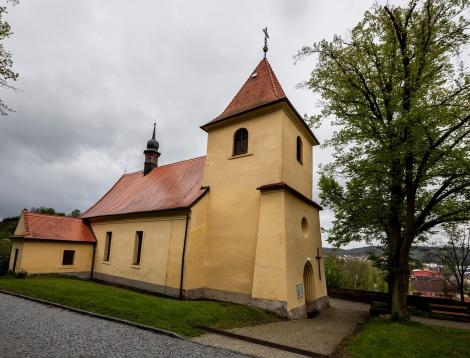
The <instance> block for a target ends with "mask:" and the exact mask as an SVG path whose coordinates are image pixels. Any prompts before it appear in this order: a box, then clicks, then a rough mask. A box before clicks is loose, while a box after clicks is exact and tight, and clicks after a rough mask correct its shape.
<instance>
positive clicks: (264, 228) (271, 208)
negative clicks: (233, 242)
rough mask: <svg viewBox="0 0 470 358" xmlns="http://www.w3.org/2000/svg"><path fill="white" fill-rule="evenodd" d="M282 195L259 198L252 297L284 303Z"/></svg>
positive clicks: (278, 192) (278, 193) (277, 192)
mask: <svg viewBox="0 0 470 358" xmlns="http://www.w3.org/2000/svg"><path fill="white" fill-rule="evenodd" d="M285 236H286V227H285V206H284V192H283V191H275V192H265V193H262V194H261V208H260V216H259V225H258V239H257V245H256V262H255V268H254V273H253V290H252V297H254V298H261V299H268V300H277V301H287V292H286V237H285Z"/></svg>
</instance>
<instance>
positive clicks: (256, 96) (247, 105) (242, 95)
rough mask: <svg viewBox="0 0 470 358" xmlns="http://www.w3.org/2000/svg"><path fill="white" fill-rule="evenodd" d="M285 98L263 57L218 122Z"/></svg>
mask: <svg viewBox="0 0 470 358" xmlns="http://www.w3.org/2000/svg"><path fill="white" fill-rule="evenodd" d="M282 98H286V95H285V93H284V90H283V89H282V87H281V84H280V83H279V81H278V80H277V77H276V75H275V74H274V72H273V70H272V68H271V65H270V64H269V62H268V60H266V59H263V60H261V62H260V63H259V64H258V66H257V67H256V68H255V70H254V71H253V72H252V73H251V75H250V77H248V79H247V80H246V82H245V84H244V85H243V86H242V88H241V89H240V91H238V93H237V94H236V96H235V97H234V98H233V99H232V101H231V102H230V103H229V105H228V106H227V108H225V110H224V111H223V112H222V114H221V115H220V116H218V117H217V118H215V119H214V120H212V121H211V122H209V123H213V122H218V121H220V120H222V119H225V118H227V117H231V116H233V115H235V114H238V113H241V112H245V111H247V110H250V109H253V108H256V107H259V106H262V105H265V104H268V103H271V102H275V101H277V100H279V99H282Z"/></svg>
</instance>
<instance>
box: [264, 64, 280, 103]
mask: <svg viewBox="0 0 470 358" xmlns="http://www.w3.org/2000/svg"><path fill="white" fill-rule="evenodd" d="M263 61H264V63H265V64H266V68H267V70H268V74H269V79H270V81H271V86H272V87H273V91H274V95H275V96H276V97H278V96H279V95H278V94H277V90H276V84H275V83H274V78H273V73H272V68H271V64H270V63H269V62H268V60H267V59H263Z"/></svg>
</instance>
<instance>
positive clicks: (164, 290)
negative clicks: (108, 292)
mask: <svg viewBox="0 0 470 358" xmlns="http://www.w3.org/2000/svg"><path fill="white" fill-rule="evenodd" d="M93 280H96V281H103V282H109V283H113V284H116V285H118V286H123V287H128V288H135V289H137V290H140V291H145V292H150V293H157V294H160V295H164V296H170V297H179V294H180V291H179V289H178V288H174V287H168V286H163V285H157V284H154V283H149V282H144V281H139V280H133V279H130V278H125V277H120V276H114V275H108V274H105V273H101V272H93Z"/></svg>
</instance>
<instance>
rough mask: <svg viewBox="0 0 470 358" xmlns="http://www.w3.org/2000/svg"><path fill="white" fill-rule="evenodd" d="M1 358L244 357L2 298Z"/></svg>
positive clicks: (38, 304)
mask: <svg viewBox="0 0 470 358" xmlns="http://www.w3.org/2000/svg"><path fill="white" fill-rule="evenodd" d="M0 357H2V358H13V357H30V358H36V357H37V358H41V357H47V358H55V357H60V358H68V357H100V358H101V357H113V358H114V357H201V358H202V357H229V358H241V357H243V356H242V355H240V354H237V353H232V352H229V351H224V350H221V349H218V348H213V347H206V346H203V345H200V344H195V343H192V342H188V341H184V340H180V339H176V338H171V337H168V336H163V335H159V334H155V333H153V332H149V331H145V330H141V329H138V328H134V327H129V326H127V325H124V324H120V323H116V322H111V321H106V320H102V319H98V318H94V317H90V316H84V315H81V314H78V313H74V312H70V311H66V310H62V309H60V308H55V307H50V306H46V305H43V304H40V303H36V302H32V301H29V300H25V299H22V298H18V297H13V296H10V295H5V294H0Z"/></svg>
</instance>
